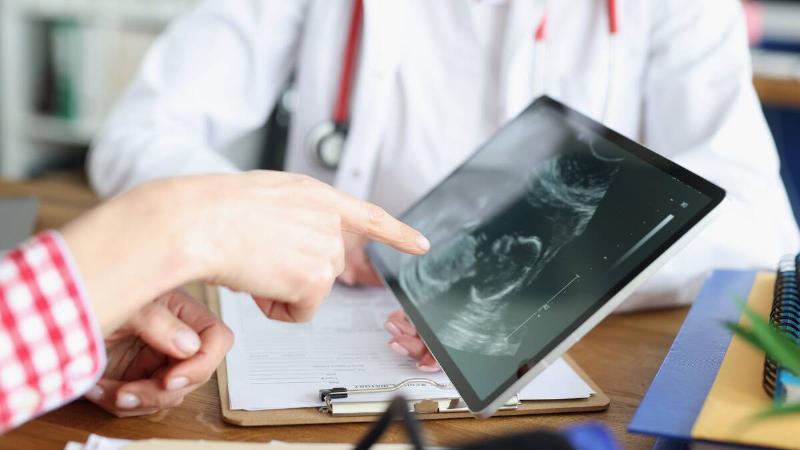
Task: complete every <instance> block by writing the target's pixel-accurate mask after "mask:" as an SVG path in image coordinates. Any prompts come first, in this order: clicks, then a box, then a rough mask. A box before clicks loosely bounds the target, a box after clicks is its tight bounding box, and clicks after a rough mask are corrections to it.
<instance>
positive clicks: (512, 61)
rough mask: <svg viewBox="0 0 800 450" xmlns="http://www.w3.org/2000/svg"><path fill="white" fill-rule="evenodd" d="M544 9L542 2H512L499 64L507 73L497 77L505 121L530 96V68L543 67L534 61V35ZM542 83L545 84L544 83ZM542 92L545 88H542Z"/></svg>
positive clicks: (529, 100)
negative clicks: (503, 98) (500, 84)
mask: <svg viewBox="0 0 800 450" xmlns="http://www.w3.org/2000/svg"><path fill="white" fill-rule="evenodd" d="M546 8H547V1H546V0H525V1H512V2H511V3H510V4H509V16H508V21H507V26H506V35H505V38H504V45H503V55H502V64H501V65H500V67H502V68H504V70H507V71H508V73H503V74H500V75H501V76H500V77H499V78H500V80H505V86H502V87H501V90H500V92H505V119H506V120H508V119H510V118H512V117H514V116H516V115H517V114H518V113H519V112H520V111H522V110H523V109H524V108H525V106H527V105H528V104H529V103H530V102H531V100H532V99H533V97H534V96H535V95H536V96H538V95H540V94H541V93H540V92H534V90H535V89H534V74H535V67H534V64H542V63H546V62H543V61H535V60H534V55H533V53H534V40H533V38H534V33H535V30H536V27H537V26H538V25H539V22H540V21H541V20H542V17H543V16H544V14H545V10H546ZM545 81H546V80H545ZM544 86H545V89H546V88H547V84H546V82H545V84H544Z"/></svg>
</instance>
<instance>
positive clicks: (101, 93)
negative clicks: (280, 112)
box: [0, 0, 263, 179]
mask: <svg viewBox="0 0 800 450" xmlns="http://www.w3.org/2000/svg"><path fill="white" fill-rule="evenodd" d="M195 2H196V0H0V68H2V70H0V177H4V178H10V179H21V178H29V177H31V176H35V175H37V174H39V173H42V172H45V171H50V170H53V169H69V170H81V169H82V168H83V165H84V161H85V155H86V150H87V149H88V147H89V144H90V143H91V141H92V139H93V138H94V136H95V135H96V134H97V132H98V131H99V130H100V126H101V125H102V123H103V120H104V118H105V117H106V116H107V114H108V113H109V111H110V109H111V107H112V106H113V105H114V103H115V102H116V100H117V99H118V98H119V97H120V96H121V95H122V94H123V92H124V91H125V89H126V88H127V86H128V85H129V83H130V82H131V80H132V79H133V77H134V76H135V74H136V72H137V71H138V67H139V64H140V62H141V60H142V58H143V57H144V55H145V53H146V52H147V50H148V48H149V47H150V45H151V44H152V43H153V42H154V41H155V39H156V37H157V36H158V35H159V33H161V32H162V31H163V30H164V28H165V27H166V26H167V25H168V24H169V22H170V21H171V20H172V19H174V18H175V17H177V16H178V15H180V14H181V13H183V12H184V11H186V10H188V9H189V8H191V7H192V6H193V5H194V4H195ZM262 145H263V144H262V136H261V133H254V134H253V135H251V136H248V137H246V138H244V139H242V140H240V141H238V142H235V143H234V144H232V145H231V146H230V148H228V149H226V151H227V152H228V154H229V155H230V156H231V158H232V159H233V160H234V162H235V163H237V164H238V165H239V166H240V167H242V168H252V167H256V166H257V165H258V163H259V158H260V154H261V150H262Z"/></svg>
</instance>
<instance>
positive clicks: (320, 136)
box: [306, 120, 347, 170]
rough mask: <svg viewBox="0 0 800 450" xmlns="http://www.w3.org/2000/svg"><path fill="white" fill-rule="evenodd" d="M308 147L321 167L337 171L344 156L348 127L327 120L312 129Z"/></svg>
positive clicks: (308, 138) (309, 134)
mask: <svg viewBox="0 0 800 450" xmlns="http://www.w3.org/2000/svg"><path fill="white" fill-rule="evenodd" d="M306 139H307V145H308V149H309V151H310V153H311V156H312V157H313V158H314V159H315V160H316V161H317V163H319V165H320V166H322V167H324V168H326V169H330V170H336V169H337V168H338V167H339V163H340V162H341V161H342V156H343V155H344V145H345V141H346V140H347V125H345V124H337V123H334V122H333V121H330V120H327V121H325V122H322V123H320V124H319V125H317V126H315V127H314V128H312V129H311V132H310V133H308V137H307V138H306Z"/></svg>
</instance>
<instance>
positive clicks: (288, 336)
mask: <svg viewBox="0 0 800 450" xmlns="http://www.w3.org/2000/svg"><path fill="white" fill-rule="evenodd" d="M220 307H221V311H222V317H223V320H224V321H225V323H226V324H227V325H228V326H229V327H230V328H231V330H233V332H234V334H235V336H236V341H235V343H234V346H233V348H232V349H231V351H230V352H229V353H228V356H227V360H226V361H227V370H228V393H229V395H230V403H231V404H230V408H231V409H237V410H250V411H253V410H269V409H286V408H306V407H319V406H322V402H321V401H320V399H319V390H320V389H329V388H334V387H345V388H347V389H358V388H365V387H385V386H390V385H395V384H397V383H399V382H401V381H403V380H407V379H410V378H427V379H430V380H433V381H436V382H438V383H444V384H447V385H449V386H450V388H449V389H440V388H437V387H434V386H428V385H424V384H416V385H413V386H409V387H406V388H403V389H402V390H400V391H398V392H399V393H402V394H403V395H404V396H405V397H406V398H408V399H409V400H422V399H442V398H458V397H459V395H458V393H457V392H456V391H455V389H453V388H452V385H450V382H449V380H448V379H447V376H446V375H445V374H444V373H443V372H438V373H426V372H422V371H420V370H418V369H417V368H416V366H415V364H414V362H413V361H412V360H411V359H410V358H408V357H403V356H399V355H395V354H394V353H393V352H391V351H390V350H389V348H388V347H387V345H386V341H387V340H388V339H389V337H390V336H389V334H388V333H387V332H386V331H385V330H384V329H383V322H384V320H385V319H386V317H387V316H388V315H389V313H390V312H391V311H394V310H396V309H398V308H400V306H399V305H398V303H397V302H396V300H395V299H394V297H393V296H392V295H391V293H389V292H388V291H386V290H384V289H377V288H376V289H351V288H346V287H343V286H335V287H334V289H333V291H332V292H331V295H330V296H329V297H328V298H327V300H326V301H325V302H324V303H323V305H322V307H321V309H320V310H319V312H318V313H317V315H316V317H315V318H314V320H313V321H311V322H308V323H303V324H288V323H281V322H276V321H272V320H269V319H267V318H266V317H265V316H264V314H263V313H262V312H261V311H260V310H259V309H258V307H257V306H256V305H255V303H254V302H253V300H252V299H251V298H250V297H249V296H248V295H246V294H242V293H236V292H232V291H229V290H226V289H220ZM398 392H393V393H387V394H360V395H357V396H351V397H349V398H348V399H345V400H341V401H350V402H372V401H375V402H377V401H388V400H389V399H390V398H391V397H393V396H394V395H396V394H397V393H398ZM593 393H594V391H593V390H592V388H591V387H590V386H589V385H588V384H586V382H585V381H583V379H582V378H581V377H580V376H579V375H578V374H577V373H575V371H574V370H572V368H571V367H570V366H569V365H568V364H567V363H566V362H564V361H563V360H558V361H557V362H556V363H555V364H553V365H551V366H549V367H548V368H547V369H546V370H545V371H544V372H543V373H542V374H541V375H539V376H538V377H537V378H536V379H535V380H534V381H533V382H531V384H530V385H528V386H527V387H526V388H525V389H523V390H522V392H520V395H519V397H520V400H564V399H582V398H588V397H590V396H591V395H592V394H593Z"/></svg>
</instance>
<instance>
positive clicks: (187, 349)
mask: <svg viewBox="0 0 800 450" xmlns="http://www.w3.org/2000/svg"><path fill="white" fill-rule="evenodd" d="M173 342H174V343H175V346H176V347H178V350H180V351H182V352H183V353H188V354H190V355H193V354H195V353H197V350H199V349H200V338H199V337H198V336H197V334H196V333H195V332H194V331H190V330H180V331H178V332H177V333H175V337H174V338H173Z"/></svg>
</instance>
